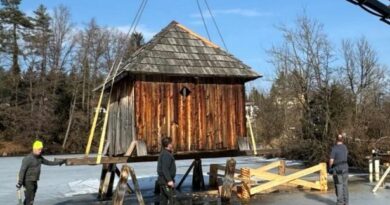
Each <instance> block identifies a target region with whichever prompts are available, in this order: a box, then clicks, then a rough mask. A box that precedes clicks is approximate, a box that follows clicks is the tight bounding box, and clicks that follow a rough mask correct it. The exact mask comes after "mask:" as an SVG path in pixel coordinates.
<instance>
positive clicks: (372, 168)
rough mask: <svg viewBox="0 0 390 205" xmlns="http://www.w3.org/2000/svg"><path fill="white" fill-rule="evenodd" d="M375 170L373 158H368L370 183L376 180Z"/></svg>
mask: <svg viewBox="0 0 390 205" xmlns="http://www.w3.org/2000/svg"><path fill="white" fill-rule="evenodd" d="M373 171H374V163H373V161H372V159H369V160H368V174H369V176H368V179H369V181H370V183H372V182H373V181H374V173H373Z"/></svg>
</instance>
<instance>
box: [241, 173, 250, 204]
mask: <svg viewBox="0 0 390 205" xmlns="http://www.w3.org/2000/svg"><path fill="white" fill-rule="evenodd" d="M241 177H242V193H241V198H242V199H244V200H249V199H250V197H251V173H250V169H249V168H241Z"/></svg>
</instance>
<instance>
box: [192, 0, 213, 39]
mask: <svg viewBox="0 0 390 205" xmlns="http://www.w3.org/2000/svg"><path fill="white" fill-rule="evenodd" d="M196 3H197V4H198V9H199V13H200V16H201V17H202V21H203V26H204V28H205V29H206V33H207V36H208V38H209V41H211V38H210V33H209V30H208V29H207V25H206V21H205V20H204V17H203V12H202V8H201V7H200V4H199V0H196Z"/></svg>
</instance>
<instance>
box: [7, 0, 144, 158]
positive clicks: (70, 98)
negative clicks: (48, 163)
mask: <svg viewBox="0 0 390 205" xmlns="http://www.w3.org/2000/svg"><path fill="white" fill-rule="evenodd" d="M19 5H20V0H14V1H1V8H0V31H1V32H0V140H1V141H2V142H3V143H2V144H3V145H2V144H1V143H0V150H1V149H3V150H9V152H19V151H23V150H18V149H17V147H20V146H12V145H15V143H7V142H16V143H17V145H22V147H27V150H29V148H30V143H31V142H32V141H33V140H34V139H36V138H39V139H41V140H43V141H44V142H45V143H46V145H47V146H46V147H47V149H46V151H47V152H50V153H53V152H81V151H82V150H83V149H84V147H85V144H86V136H88V131H89V129H90V124H91V119H92V116H93V114H94V111H95V110H94V108H95V107H96V104H97V98H98V97H99V96H98V95H99V93H98V92H94V91H93V89H94V88H96V87H97V86H98V85H99V84H101V83H102V82H103V80H104V78H105V77H106V75H107V73H108V71H109V69H110V68H111V65H112V64H113V62H114V61H115V58H116V56H118V53H119V52H121V51H125V52H121V53H122V54H123V56H124V61H125V60H126V58H127V57H128V56H129V55H130V54H131V53H132V52H134V51H135V50H136V49H137V48H139V47H140V46H141V45H142V44H143V43H144V39H143V36H142V34H140V33H137V32H134V33H133V34H132V35H130V36H128V35H127V32H122V31H119V30H117V29H113V28H110V27H103V26H99V25H98V24H97V22H96V21H95V20H94V19H91V20H90V22H89V23H87V24H86V25H83V26H82V28H80V27H77V26H76V25H75V24H74V23H73V22H72V20H71V12H70V10H69V9H68V8H67V7H65V6H61V5H60V6H58V7H56V8H54V9H53V10H52V12H50V13H49V12H48V10H47V9H46V8H45V6H44V5H40V6H39V7H38V8H36V10H35V11H34V12H33V14H32V15H31V16H27V15H26V14H25V13H24V12H23V11H21V10H20V8H19ZM70 115H72V123H71V126H70V128H69V131H68V135H69V138H68V141H67V143H66V146H65V150H64V149H62V148H61V145H62V143H63V140H64V137H65V134H66V132H67V130H68V124H69V123H68V122H69V119H70V118H69V116H70ZM100 121H101V120H100ZM99 131H100V130H97V132H98V133H97V134H99ZM13 148H15V149H16V150H13Z"/></svg>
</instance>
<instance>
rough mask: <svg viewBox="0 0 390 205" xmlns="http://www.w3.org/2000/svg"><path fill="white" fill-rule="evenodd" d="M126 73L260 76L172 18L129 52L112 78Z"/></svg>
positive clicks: (245, 78)
mask: <svg viewBox="0 0 390 205" xmlns="http://www.w3.org/2000/svg"><path fill="white" fill-rule="evenodd" d="M129 73H130V74H131V73H133V74H160V75H169V76H193V77H234V78H241V79H244V80H253V79H256V78H259V77H261V75H259V74H258V73H256V72H254V71H253V70H252V69H251V68H250V67H249V66H247V65H245V64H244V63H243V62H241V61H240V60H238V59H237V58H235V57H234V56H232V55H231V54H229V53H227V52H226V51H224V50H222V49H221V48H220V47H219V46H217V45H215V44H214V43H212V42H210V41H209V40H207V39H205V38H203V37H201V36H200V35H198V34H196V33H194V32H193V31H191V30H189V29H188V28H186V27H184V26H183V25H181V24H179V23H178V22H176V21H172V22H171V23H170V24H169V25H168V26H167V27H165V28H164V29H162V30H161V31H160V32H159V33H158V34H156V35H155V36H154V37H153V38H152V39H151V40H150V41H149V42H148V43H146V44H145V45H144V46H142V47H141V48H140V49H138V50H137V51H136V52H135V53H133V54H132V55H131V56H130V58H129V59H128V60H127V62H126V63H125V66H123V67H122V68H120V70H119V71H118V74H117V77H116V78H119V79H120V78H121V77H119V75H120V76H123V75H124V74H129ZM119 79H116V80H119Z"/></svg>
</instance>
